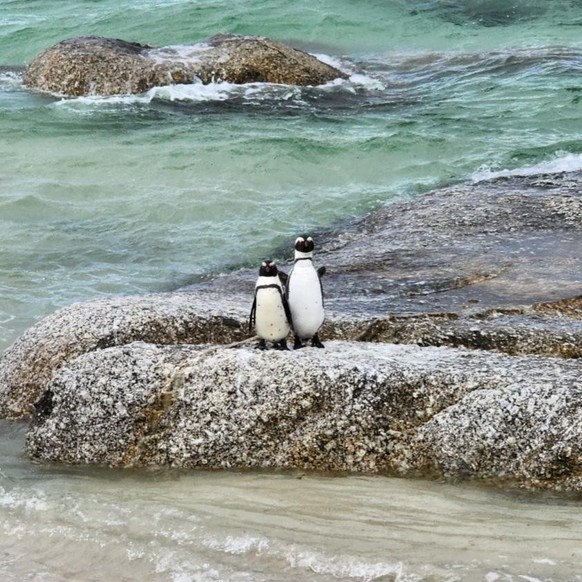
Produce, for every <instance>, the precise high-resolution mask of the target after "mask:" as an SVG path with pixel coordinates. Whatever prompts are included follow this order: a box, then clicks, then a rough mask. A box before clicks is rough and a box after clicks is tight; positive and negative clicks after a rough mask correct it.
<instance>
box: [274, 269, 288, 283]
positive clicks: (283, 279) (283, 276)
mask: <svg viewBox="0 0 582 582" xmlns="http://www.w3.org/2000/svg"><path fill="white" fill-rule="evenodd" d="M277 272H278V273H279V279H281V283H283V285H287V280H288V279H289V275H287V273H283V271H277Z"/></svg>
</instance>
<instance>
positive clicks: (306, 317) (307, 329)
mask: <svg viewBox="0 0 582 582" xmlns="http://www.w3.org/2000/svg"><path fill="white" fill-rule="evenodd" d="M313 248H314V244H313V239H312V238H311V237H310V236H300V237H298V238H297V239H296V240H295V262H294V264H293V268H292V269H291V271H290V272H289V276H288V279H287V283H286V286H285V295H286V296H287V302H288V303H289V309H290V310H291V317H292V318H293V332H294V335H295V349H299V348H302V347H303V345H304V344H303V342H304V341H305V340H309V339H311V345H312V346H314V347H316V348H323V344H322V343H321V341H320V340H319V336H318V335H317V332H318V331H319V328H320V327H321V326H322V324H323V320H324V317H325V313H324V310H323V289H322V286H321V277H322V276H323V274H324V273H325V267H320V268H319V269H318V270H316V269H315V267H314V266H313Z"/></svg>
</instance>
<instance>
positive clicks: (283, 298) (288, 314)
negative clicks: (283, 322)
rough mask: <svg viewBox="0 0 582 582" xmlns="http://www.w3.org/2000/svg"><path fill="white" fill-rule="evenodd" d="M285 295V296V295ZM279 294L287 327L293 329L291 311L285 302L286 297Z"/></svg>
mask: <svg viewBox="0 0 582 582" xmlns="http://www.w3.org/2000/svg"><path fill="white" fill-rule="evenodd" d="M285 295H287V294H286V293H285ZM285 295H284V294H283V293H282V292H281V302H282V303H283V309H284V310H285V317H287V321H288V322H289V326H290V327H293V317H292V316H291V309H290V308H289V302H288V301H287V297H286V296H285Z"/></svg>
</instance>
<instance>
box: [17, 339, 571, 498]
mask: <svg viewBox="0 0 582 582" xmlns="http://www.w3.org/2000/svg"><path fill="white" fill-rule="evenodd" d="M581 372H582V365H581V363H580V362H579V361H575V360H570V361H568V362H559V361H557V360H556V359H553V358H540V357H509V356H501V355H498V354H492V353H486V352H482V351H478V350H474V351H468V350H459V349H452V348H420V347H418V346H403V345H401V346H398V345H393V344H370V343H364V342H359V343H354V342H330V343H328V346H327V349H326V350H325V351H321V350H316V349H314V348H307V349H304V350H299V351H294V352H289V353H282V352H278V351H270V352H262V351H260V350H252V349H251V350H249V349H248V348H245V347H243V348H237V349H235V348H233V349H229V348H225V347H212V348H206V349H201V348H196V347H193V346H170V347H169V346H166V347H159V346H153V345H150V344H142V343H138V344H132V345H129V346H125V347H117V348H108V349H105V350H99V351H96V352H92V353H89V354H86V355H84V356H81V357H80V358H78V359H77V360H75V361H74V362H72V363H71V364H70V365H68V366H66V367H64V368H63V369H61V371H60V372H59V373H58V374H57V375H56V376H55V378H54V379H53V380H52V382H50V383H49V384H48V386H47V390H46V391H45V393H44V396H43V398H42V399H41V400H40V402H39V403H38V404H37V410H36V414H35V416H34V419H33V421H32V423H31V428H30V430H29V432H28V436H27V451H28V453H29V454H30V455H31V456H32V457H33V458H36V459H40V460H43V461H51V462H53V461H56V462H66V463H75V464H77V463H91V464H101V465H109V466H115V467H130V466H139V467H142V466H170V467H181V468H183V467H186V468H194V467H206V468H262V469H264V468H270V469H281V468H283V469H300V470H319V471H321V470H323V471H360V472H367V473H377V472H380V473H385V474H401V475H411V474H412V475H433V474H435V472H437V471H438V472H439V473H444V474H446V475H453V476H459V475H460V476H464V477H473V478H486V479H500V480H511V481H518V482H519V483H520V484H522V485H524V486H533V487H542V488H547V487H552V488H557V487H560V488H563V489H578V488H580V487H581V486H582V423H581V422H580V421H581V420H582V376H581V375H580V373H581Z"/></svg>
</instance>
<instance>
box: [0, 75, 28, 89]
mask: <svg viewBox="0 0 582 582" xmlns="http://www.w3.org/2000/svg"><path fill="white" fill-rule="evenodd" d="M22 86H23V78H22V73H17V72H16V71H4V72H3V73H0V91H12V90H14V89H18V88H21V87H22Z"/></svg>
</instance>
